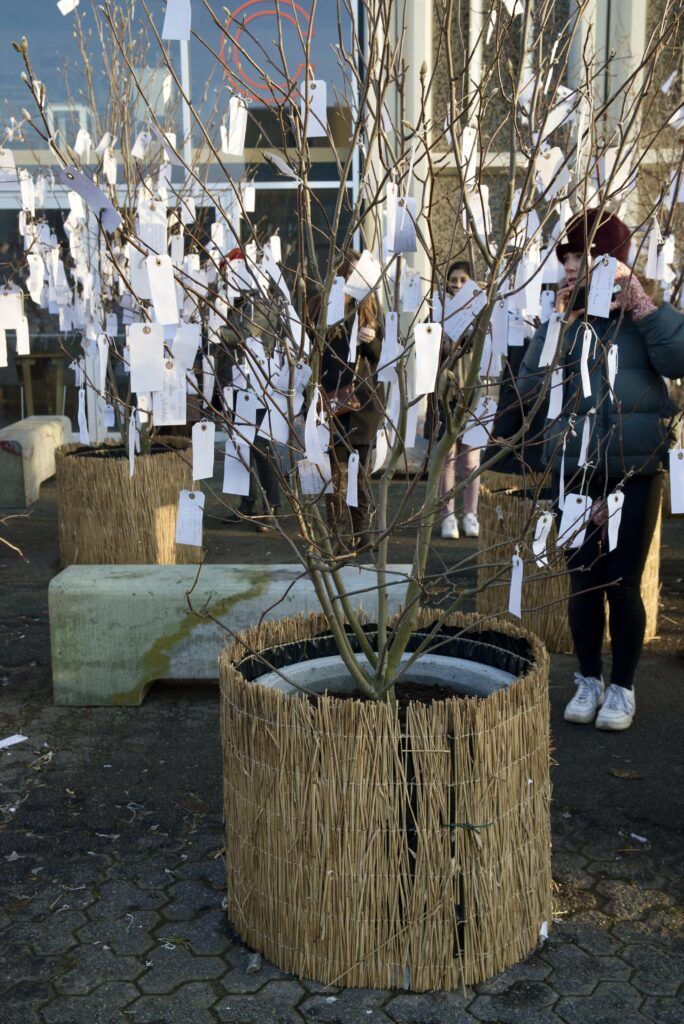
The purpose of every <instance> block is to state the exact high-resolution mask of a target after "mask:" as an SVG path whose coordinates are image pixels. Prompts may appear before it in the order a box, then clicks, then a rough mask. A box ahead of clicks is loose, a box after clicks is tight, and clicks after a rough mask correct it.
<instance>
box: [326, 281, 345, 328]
mask: <svg viewBox="0 0 684 1024" xmlns="http://www.w3.org/2000/svg"><path fill="white" fill-rule="evenodd" d="M343 319H344V278H343V277H336V278H335V280H334V281H333V283H332V287H331V288H330V294H329V296H328V314H327V318H326V325H327V326H328V327H332V326H333V324H336V323H339V322H340V320H343Z"/></svg>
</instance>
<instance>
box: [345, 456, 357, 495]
mask: <svg viewBox="0 0 684 1024" xmlns="http://www.w3.org/2000/svg"><path fill="white" fill-rule="evenodd" d="M346 501H347V504H348V505H349V506H350V507H351V508H358V504H359V453H358V452H350V454H349V458H348V459H347V494H346Z"/></svg>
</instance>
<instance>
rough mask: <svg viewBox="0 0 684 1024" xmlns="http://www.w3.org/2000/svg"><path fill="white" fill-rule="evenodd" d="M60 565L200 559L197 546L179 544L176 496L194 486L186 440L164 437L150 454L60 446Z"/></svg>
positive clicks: (112, 446) (108, 447) (105, 446)
mask: <svg viewBox="0 0 684 1024" xmlns="http://www.w3.org/2000/svg"><path fill="white" fill-rule="evenodd" d="M55 465H56V475H57V500H58V515H59V549H60V555H61V560H62V565H73V564H80V565H144V564H157V565H172V564H174V563H183V564H185V563H190V562H199V561H200V560H201V556H202V551H201V548H197V547H189V546H187V545H185V544H178V545H177V544H176V520H177V517H178V496H179V494H180V492H181V490H183V489H190V490H192V488H193V480H192V458H191V454H190V441H189V440H188V439H186V438H176V437H164V438H163V439H162V440H160V441H159V442H158V443H155V445H154V448H153V453H152V454H150V455H137V456H136V458H135V472H134V474H133V476H132V477H131V476H130V475H129V463H128V452H127V451H126V450H125V449H124V448H123V447H122V446H121V445H116V444H112V443H111V442H109V443H105V444H103V445H99V446H97V447H85V446H82V445H77V444H67V445H63V446H62V447H61V448H58V449H57V452H56V456H55Z"/></svg>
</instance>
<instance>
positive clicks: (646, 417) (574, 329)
mask: <svg viewBox="0 0 684 1024" xmlns="http://www.w3.org/2000/svg"><path fill="white" fill-rule="evenodd" d="M629 241H630V231H629V229H628V228H627V226H626V225H625V224H623V222H622V221H621V220H620V219H619V218H618V217H616V216H615V215H611V214H607V213H600V211H598V210H587V211H583V212H582V213H580V214H578V215H577V216H576V217H575V218H573V220H572V221H571V222H570V223H569V224H568V227H567V239H566V240H565V241H563V243H562V244H559V245H558V246H557V248H556V253H557V255H558V258H559V259H560V260H561V262H562V263H563V265H564V268H565V276H566V285H565V287H563V288H561V289H560V290H559V291H558V293H557V303H556V308H557V309H558V310H559V311H561V312H564V313H565V314H566V315H565V322H566V324H567V326H566V327H565V329H564V334H563V335H562V336H561V342H560V352H559V355H558V362H557V364H556V365H557V366H558V367H559V368H562V401H561V411H560V414H559V415H558V416H556V417H555V418H553V419H548V420H547V423H546V428H545V432H544V446H543V461H544V463H545V464H546V465H547V466H548V465H550V466H551V468H552V470H553V472H554V481H555V490H556V493H557V494H559V495H560V494H561V493H564V494H571V493H572V494H579V493H583V494H585V495H589V497H590V498H591V499H592V505H591V512H590V515H589V519H588V521H587V523H586V532H585V536H584V540H583V543H582V544H581V545H580V546H579V547H572V548H566V558H567V564H568V568H569V570H570V600H569V605H568V615H569V620H570V629H571V632H572V636H573V642H574V646H575V650H576V653H577V656H578V661H579V672H577V673H576V675H575V681H576V685H577V691H576V693H575V696H574V697H573V699H572V700H571V701H570V702H569V704H568V705H567V707H566V709H565V718H566V720H568V721H571V722H581V723H588V722H594V721H595V724H596V726H597V727H598V728H600V729H611V730H618V729H627V728H628V727H629V726H630V725H631V724H632V720H633V718H634V712H635V700H634V691H633V682H634V675H635V671H636V668H637V664H638V661H639V658H640V655H641V649H642V646H643V639H644V632H645V621H646V616H645V610H644V605H643V602H642V600H641V594H640V584H641V575H642V572H643V568H644V564H645V561H646V556H647V554H648V549H649V546H650V543H651V538H652V536H653V531H654V528H655V523H656V520H657V516H658V509H659V506H660V494H661V474H660V468H661V465H662V462H663V458H664V456H665V455H666V452H667V449H668V447H669V444H670V435H669V432H668V428H667V425H666V422H665V421H666V420H667V419H668V417H672V416H673V415H674V414H675V413H676V411H677V410H676V407H675V406H674V404H673V403H672V402H671V400H670V397H669V393H668V388H667V384H666V383H665V381H664V379H663V378H664V377H669V378H677V377H680V376H682V375H684V316H682V315H681V314H680V313H678V312H677V311H676V310H675V309H673V307H672V306H671V305H669V304H668V303H663V304H662V305H661V306H659V307H656V306H655V305H654V304H653V302H652V301H651V300H650V299H649V297H648V296H647V295H646V293H645V291H644V289H643V287H642V286H641V284H640V283H639V281H638V279H637V278H636V276H635V275H634V274H633V273H632V272H631V271H630V270H629V268H628V267H627V266H625V263H626V262H627V260H628V259H629ZM601 255H608V256H615V257H616V258H617V260H618V265H617V275H616V284H617V285H618V287H619V290H618V291H617V297H616V298H614V301H613V302H612V304H611V309H610V315H609V316H608V317H607V318H600V317H595V316H587V315H586V313H585V311H584V309H577V308H575V309H573V310H569V309H568V308H567V307H568V303H569V301H570V299H571V297H572V293H573V291H574V289H575V286H576V284H577V283H578V281H579V283H580V284H585V285H586V293H585V294H588V287H589V283H590V277H591V271H592V264H595V260H596V257H597V256H601ZM581 294H582V293H580V292H578V297H580V296H581ZM614 295H615V293H614ZM580 304H582V305H583V304H584V303H580ZM585 324H586V325H588V327H589V328H590V329H591V331H592V346H591V350H590V354H589V359H588V364H587V369H588V375H589V383H590V385H591V397H584V395H583V387H582V379H581V353H582V341H583V334H584V329H585ZM547 327H548V324H543V325H542V326H541V327H540V328H539V329H538V330H537V332H536V333H535V335H534V337H533V339H532V341H531V343H530V346H529V348H528V350H527V352H526V353H525V357H524V359H523V362H522V365H521V368H520V372H519V374H518V379H517V388H518V392H519V394H520V395H521V397H522V399H523V401H525V402H526V403H527V405H528V408H529V405H530V403H531V401H532V400H533V399H534V397H535V395H536V394H538V393H539V388H540V386H541V384H542V382H543V381H544V380H545V379H546V378H547V377H548V375H549V374H550V373H551V367H549V366H546V367H540V365H539V364H540V356H541V353H542V349H543V347H544V340H545V338H546V331H547ZM611 345H615V346H616V350H615V349H613V350H612V351H611V350H610V346H611ZM609 351H611V356H610V358H609ZM616 351H617V356H618V369H617V373H616V375H615V377H614V380H613V382H612V383H611V373H610V372H609V366H610V363H611V360H612V358H613V357H614V356H615V354H616ZM559 386H560V385H559ZM585 423H586V424H587V427H586V430H585ZM587 432H588V448H587V451H586V455H585V457H584V459H582V436H583V434H584V435H585V439H587ZM561 474H562V479H561ZM561 487H563V490H561ZM617 489H620V490H622V492H623V494H624V505H623V508H622V518H621V521H620V527H619V532H618V540H617V546H616V547H615V548H614V550H612V551H610V550H609V549H608V543H607V532H606V529H607V520H608V505H607V502H606V498H607V496H608V495H609V494H611V493H613V492H615V491H616V490H617ZM605 598H607V600H608V608H609V619H610V622H609V624H610V634H611V652H612V666H611V683H610V686H609V687H608V688H607V690H605V692H604V683H603V678H602V662H601V650H602V644H603V635H604V630H605V603H604V602H605Z"/></svg>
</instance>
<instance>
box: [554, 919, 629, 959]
mask: <svg viewBox="0 0 684 1024" xmlns="http://www.w3.org/2000/svg"><path fill="white" fill-rule="evenodd" d="M554 934H555V936H556V942H574V944H575V945H576V946H579V947H580V949H583V950H584V951H585V953H592V954H595V955H597V956H609V955H611V954H615V953H617V952H618V950H619V949H621V948H622V942H620V940H619V939H616V938H613V936H612V935H611V934H610V932H608V931H606V929H605V927H601V925H600V924H598V923H596V924H594V923H593V922H591V921H587V920H578V919H577V918H574V917H573V918H570V920H568V921H562V922H561V923H560V924H557V925H556V926H555V929H554Z"/></svg>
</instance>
